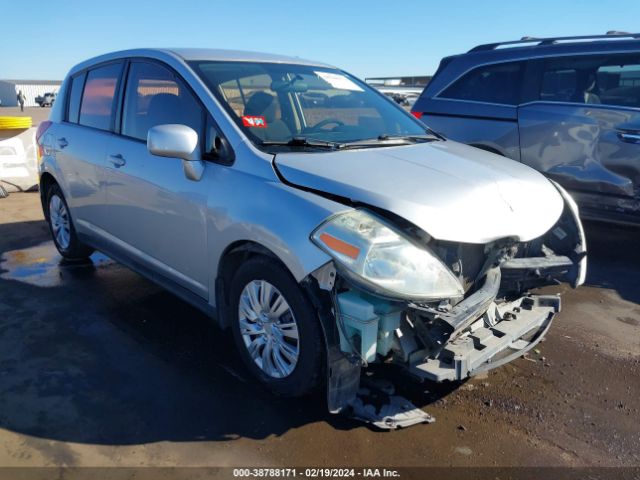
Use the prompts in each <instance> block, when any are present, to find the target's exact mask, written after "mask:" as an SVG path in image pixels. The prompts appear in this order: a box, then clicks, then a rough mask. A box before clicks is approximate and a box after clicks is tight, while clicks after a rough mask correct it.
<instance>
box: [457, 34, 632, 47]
mask: <svg viewBox="0 0 640 480" xmlns="http://www.w3.org/2000/svg"><path fill="white" fill-rule="evenodd" d="M611 38H631V39H640V33H627V32H618V31H615V30H611V31H608V32H607V33H606V34H605V35H582V36H577V37H549V38H537V37H522V38H521V39H520V40H513V41H510V42H496V43H485V44H483V45H478V46H477V47H473V48H472V49H471V50H469V52H481V51H485V50H495V49H496V48H498V47H501V46H504V45H514V46H515V45H521V44H526V43H535V44H536V45H535V46H536V47H539V46H542V45H553V44H554V43H557V42H558V41H565V40H569V41H570V40H603V39H611Z"/></svg>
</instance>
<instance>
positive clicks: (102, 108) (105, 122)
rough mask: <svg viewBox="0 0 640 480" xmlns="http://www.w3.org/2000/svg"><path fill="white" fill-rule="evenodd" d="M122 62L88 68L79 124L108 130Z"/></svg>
mask: <svg viewBox="0 0 640 480" xmlns="http://www.w3.org/2000/svg"><path fill="white" fill-rule="evenodd" d="M121 72H122V63H111V64H108V65H104V66H102V67H97V68H94V69H93V70H89V73H88V74H87V80H86V82H85V85H84V92H83V94H82V103H81V105H80V122H79V123H80V125H84V126H87V127H93V128H99V129H100V130H110V129H111V121H112V118H113V113H114V106H115V103H116V102H115V94H116V86H117V85H118V80H119V78H120V73H121Z"/></svg>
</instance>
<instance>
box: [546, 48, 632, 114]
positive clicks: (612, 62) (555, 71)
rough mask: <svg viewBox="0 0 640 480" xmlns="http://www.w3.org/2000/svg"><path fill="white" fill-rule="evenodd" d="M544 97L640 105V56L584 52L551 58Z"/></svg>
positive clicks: (629, 105)
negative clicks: (571, 55)
mask: <svg viewBox="0 0 640 480" xmlns="http://www.w3.org/2000/svg"><path fill="white" fill-rule="evenodd" d="M540 100H545V101H550V102H571V103H589V104H602V105H614V106H622V107H636V108H637V107H640V56H638V55H614V56H612V55H607V56H603V55H580V56H576V57H565V58H558V59H552V60H548V61H547V62H546V63H545V66H544V71H543V73H542V82H541V86H540Z"/></svg>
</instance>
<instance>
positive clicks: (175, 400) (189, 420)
mask: <svg viewBox="0 0 640 480" xmlns="http://www.w3.org/2000/svg"><path fill="white" fill-rule="evenodd" d="M39 223H41V222H28V223H26V224H19V223H14V224H8V225H6V224H5V225H0V239H2V238H8V237H5V236H4V235H3V233H4V232H3V230H5V229H10V230H12V231H13V232H14V233H15V231H16V230H19V231H22V232H25V233H27V234H28V236H25V237H24V240H23V242H22V243H23V244H24V248H19V249H15V248H14V249H13V250H7V249H6V248H5V247H4V245H3V244H0V251H2V250H4V252H3V253H2V257H1V258H0V352H2V353H0V427H2V428H5V429H8V430H11V431H15V432H19V433H22V434H27V435H32V436H37V437H43V438H47V439H54V440H63V441H71V442H79V443H91V444H108V445H114V444H122V445H127V444H140V443H147V442H156V441H162V440H172V441H194V440H229V439H233V438H237V437H247V438H256V439H262V438H266V437H268V436H270V435H276V436H279V435H282V434H283V433H285V432H287V431H288V430H290V429H292V428H296V427H299V426H301V425H306V424H309V423H314V422H318V421H322V422H325V421H326V422H330V423H331V424H332V426H333V427H334V428H337V429H351V428H357V427H360V426H361V424H359V423H356V422H353V421H350V420H349V419H347V418H344V417H340V416H333V415H329V414H328V413H327V412H326V405H325V402H324V399H323V396H322V394H321V393H318V394H316V395H311V396H307V397H304V398H299V399H279V398H274V397H273V396H272V395H271V394H270V393H269V392H267V391H265V390H263V389H262V388H260V387H258V386H257V385H256V384H255V383H254V382H253V381H252V380H251V379H250V377H249V374H248V373H247V372H246V371H245V369H244V367H243V366H242V365H241V361H240V359H239V357H238V356H237V354H236V352H235V349H234V348H233V343H232V339H231V336H230V335H229V334H228V333H225V332H220V331H219V330H217V329H216V328H215V326H214V325H213V323H212V322H211V321H209V319H207V318H206V317H205V316H204V315H203V314H202V313H200V312H199V311H197V310H196V309H194V308H192V307H190V306H189V305H187V304H185V303H184V302H182V301H181V300H179V299H178V298H176V297H174V296H173V295H172V294H170V293H168V292H166V291H164V290H162V289H160V288H159V287H156V286H155V285H153V284H152V283H150V282H148V281H147V280H145V279H143V278H142V277H140V276H138V275H137V274H135V273H133V272H131V271H129V270H128V269H126V268H124V267H122V266H120V265H118V264H116V263H115V262H113V261H111V260H110V259H108V258H107V257H105V256H104V255H101V254H94V255H93V256H92V261H91V262H89V263H85V264H77V263H75V264H74V263H65V262H63V261H62V259H61V258H60V257H59V255H58V254H57V252H56V251H55V249H54V247H53V244H52V243H51V242H50V241H48V240H47V237H46V235H44V234H43V232H42V229H41V228H39V225H38V224H39ZM45 234H46V230H45ZM9 244H10V245H11V246H12V247H15V242H14V241H10V242H9ZM454 388H455V385H450V386H446V387H443V386H436V385H434V386H428V387H427V386H412V387H410V388H405V389H404V392H403V393H405V394H408V395H410V396H411V399H412V400H413V401H415V402H416V404H417V405H418V406H421V407H424V406H426V405H428V404H429V403H431V402H433V401H436V400H438V399H439V398H441V397H442V396H445V395H447V394H448V393H450V392H451V390H453V389H454ZM426 389H428V391H426Z"/></svg>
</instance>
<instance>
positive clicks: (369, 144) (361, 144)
mask: <svg viewBox="0 0 640 480" xmlns="http://www.w3.org/2000/svg"><path fill="white" fill-rule="evenodd" d="M442 139H443V138H442V137H440V136H439V135H436V134H433V133H425V134H415V135H379V136H378V137H377V138H366V139H364V140H355V141H353V142H345V143H343V144H341V145H340V146H339V147H338V148H341V149H345V150H348V149H350V148H373V147H395V146H399V145H411V144H413V143H424V142H433V141H436V140H442Z"/></svg>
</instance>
